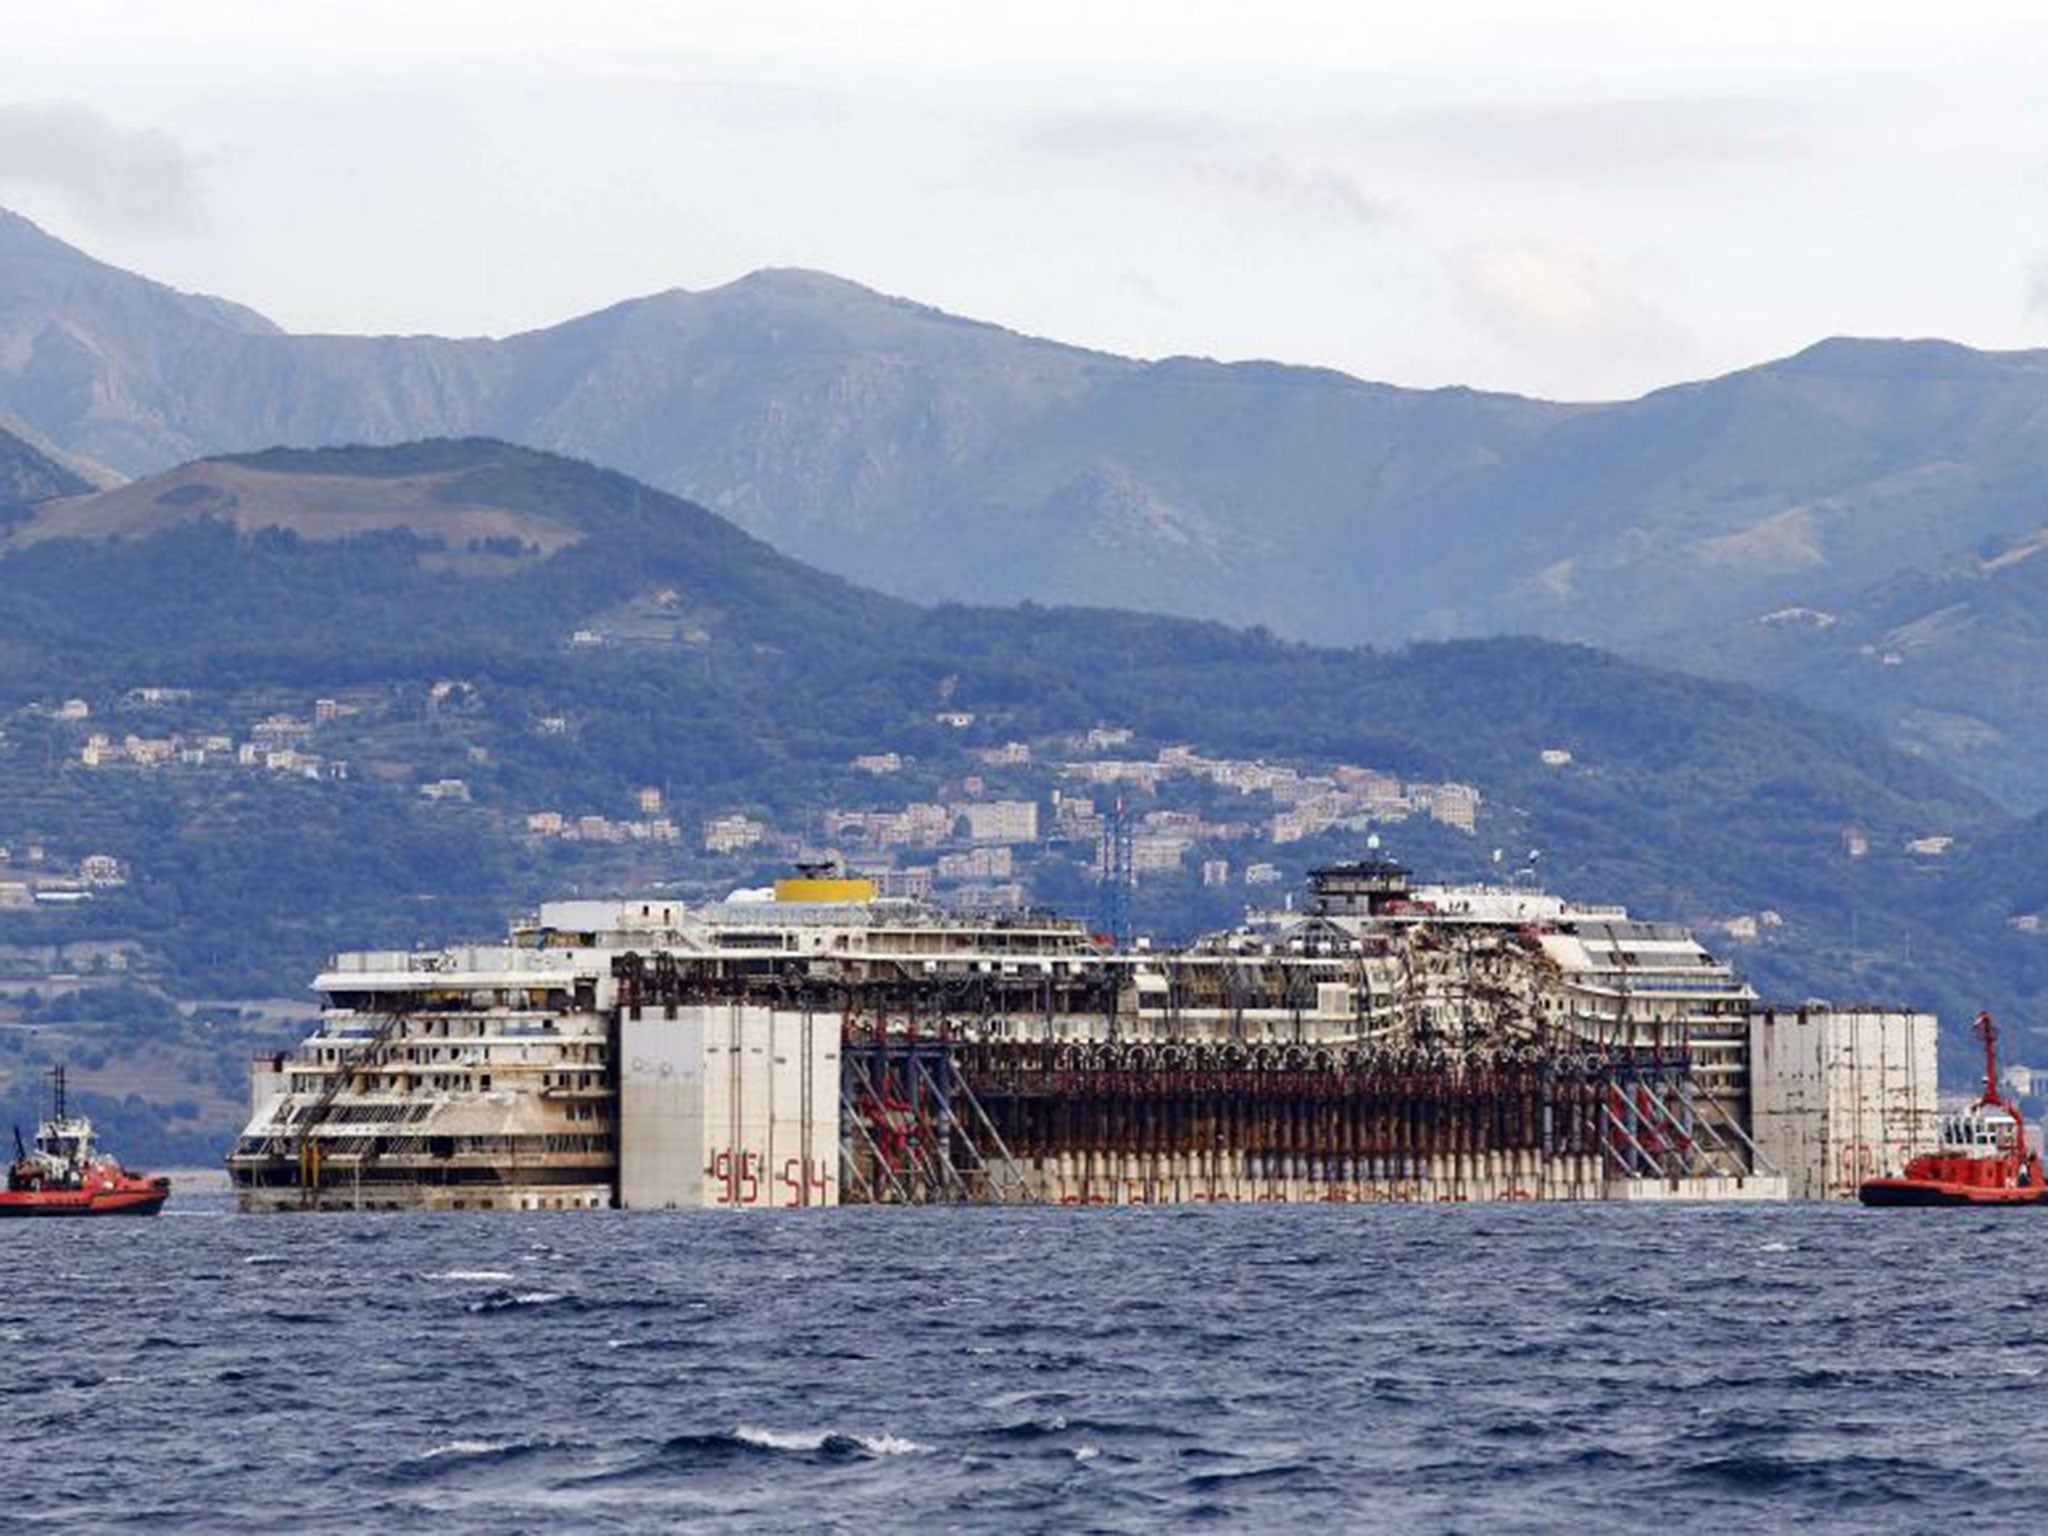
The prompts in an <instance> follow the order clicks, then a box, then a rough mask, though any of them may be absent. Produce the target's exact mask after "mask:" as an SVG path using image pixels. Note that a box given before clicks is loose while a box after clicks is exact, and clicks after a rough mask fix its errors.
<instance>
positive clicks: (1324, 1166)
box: [228, 858, 1936, 1210]
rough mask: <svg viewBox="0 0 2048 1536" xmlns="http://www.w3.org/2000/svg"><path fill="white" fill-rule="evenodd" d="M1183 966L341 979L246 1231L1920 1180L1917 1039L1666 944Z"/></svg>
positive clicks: (1616, 925) (1931, 1130)
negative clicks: (404, 1212)
mask: <svg viewBox="0 0 2048 1536" xmlns="http://www.w3.org/2000/svg"><path fill="white" fill-rule="evenodd" d="M1311 882H1312V886H1311V891H1310V893H1309V899H1308V900H1307V902H1306V903H1305V904H1304V906H1303V907H1302V908H1300V909H1299V910H1288V911H1284V912H1272V913H1265V914H1253V915H1252V916H1250V917H1249V918H1248V919H1247V921H1246V922H1245V923H1244V924H1243V926H1241V927H1239V928H1236V929H1232V930H1229V931H1226V932H1223V933H1219V934H1215V935H1212V936H1210V937H1207V938H1205V939H1203V940H1201V941H1199V942H1197V943H1194V944H1191V945H1188V946H1186V947H1181V948H1171V949H1169V948H1154V947H1150V946H1147V945H1145V944H1142V943H1140V944H1139V945H1137V946H1135V947H1122V948H1120V947H1116V946H1113V945H1112V944H1110V943H1109V942H1108V941H1106V940H1104V939H1103V938H1101V937H1099V936H1097V935H1095V934H1092V933H1091V932H1090V931H1089V929H1088V928H1087V926H1086V925H1085V924H1083V923H1080V922H1077V921H1072V920H1067V919H1062V918H1057V917H1049V916H1043V915H1039V914H1034V913H1014V914H1006V915H1000V916H988V915H981V916H974V915H966V914H959V913H952V912H947V911H943V910H939V909H936V908H932V907H929V906H924V905H920V904H916V903H911V902H904V901H894V900H882V899H878V898H877V896H876V893H875V889H874V887H873V886H872V885H871V884H870V883H868V882H867V881H864V880H858V879H839V878H832V877H830V875H829V873H828V872H826V871H821V870H816V869H813V870H807V871H806V872H805V874H804V876H803V877H802V878H797V879H791V880H785V881H781V882H778V883H777V885H776V887H775V889H774V892H773V897H772V899H767V897H766V893H761V894H760V895H758V896H755V897H751V898H746V897H736V898H734V899H730V900H727V901H725V902H721V903H712V904H703V905H688V904H684V903H681V902H676V901H668V900H651V901H566V902H556V903H550V904H548V905H545V906H543V907H542V908H541V910H540V912H539V914H538V915H537V916H536V917H535V918H532V919H530V920H527V921H523V922H520V923H518V924H517V925H515V926H514V927H513V929H512V930H511V933H510V935H509V936H508V938H507V940H506V941H505V942H504V943H501V944H495V945H488V946H456V947H452V948H448V949H443V950H434V951H425V952H420V951H414V952H368V953H355V954H344V955H340V956H338V957H337V958H336V959H335V961H334V962H333V966H332V968H331V969H330V970H328V971H327V972H325V973H324V974H322V975H321V976H320V977H319V979H318V981H317V982H316V984H315V985H316V987H317V989H318V991H319V992H320V994H321V995H322V998H323V1000H324V1006H323V1012H322V1018H321V1023H320V1026H319V1028H318V1029H317V1031H316V1032H315V1033H314V1034H312V1035H311V1036H310V1037H309V1038H308V1039H306V1040H305V1041H304V1042H303V1043H302V1044H301V1045H300V1046H299V1047H298V1048H297V1049H296V1050H294V1051H291V1052H289V1053H282V1054H275V1055H266V1056H263V1057H259V1058H258V1060H257V1062H256V1064H255V1067H254V1070H253V1073H252V1081H251V1097H252V1106H251V1107H252V1116H251V1119H250V1121H249V1124H248V1127H247V1128H246V1130H245V1131H244V1132H243V1134H242V1136H241V1137H240V1139H239V1140H238V1142H237V1144H236V1146H235V1149H234V1151H233V1152H232V1153H231V1154H230V1156H229V1158H228V1166H229V1170H230V1172H231V1174H232V1177H233V1180H234V1184H235V1187H236V1190H237V1192H238V1195H239V1199H240V1202H241V1204H242V1206H243V1208H244V1209H247V1210H298V1209H322V1208H341V1209H433V1210H451V1209H452V1210H465V1209H466V1210H476V1209H501V1210H502V1209H516V1210H542V1209H546V1210H553V1209H600V1208H610V1207H626V1208H633V1209H665V1208H689V1207H733V1208H769V1207H806V1206H821V1205H837V1204H850V1203H923V1202H931V1203H946V1202H961V1203H969V1202H1025V1203H1047V1204H1068V1205H1075V1204H1090V1205H1093V1204H1130V1203H1151V1202H1169V1201H1189V1202H1238V1201H1289V1202H1312V1201H1321V1202H1352V1201H1359V1202H1364V1201H1464V1200H1594V1199H1627V1200H1641V1199H1778V1198H1785V1197H1787V1196H1788V1195H1789V1196H1793V1197H1830V1196H1847V1195H1851V1194H1853V1192H1854V1190H1855V1188H1856V1186H1857V1183H1858V1182H1859V1181H1860V1180H1861V1179H1862V1178H1864V1177H1867V1176H1868V1175H1869V1174H1870V1173H1871V1172H1873V1171H1876V1170H1879V1169H1881V1168H1883V1167H1887V1166H1893V1165H1896V1164H1898V1163H1899V1162H1901V1161H1903V1158H1904V1156H1905V1155H1908V1154H1910V1153H1911V1152H1912V1151H1914V1150H1919V1149H1921V1145H1922V1143H1925V1144H1926V1145H1932V1142H1933V1139H1934V1136H1935V1130H1936V1114H1935V1101H1934V1094H1935V1071H1934V1045H1935V1021H1934V1019H1933V1018H1932V1017H1931V1016H1930V1015H1927V1014H1923V1013H1911V1012H1905V1011H1899V1010H1888V1009H1844V1010H1836V1009H1832V1008H1827V1007H1824V1006H1814V1005H1808V1006H1806V1007H1801V1008H1798V1009H1777V1008H1769V1007H1764V1006H1762V1005H1760V1004H1759V1003H1758V1001H1757V999H1756V996H1755V994H1754V992H1753V991H1752V990H1751V989H1750V988H1749V987H1748V986H1746V985H1745V984H1744V983H1743V982H1742V981H1741V980H1740V979H1739V978H1738V977H1737V976H1736V975H1735V974H1734V973H1733V971H1732V970H1731V969H1730V967H1729V966H1728V965H1726V964H1725V963H1723V962H1722V961H1720V960H1718V959H1717V958H1715V957H1714V956H1713V955H1711V954H1709V953H1708V952H1707V950H1706V949H1704V948H1703V947H1702V946H1701V945H1700V944H1699V943H1698V942H1697V940H1695V939H1694V937H1693V936H1692V935H1691V934H1690V933H1688V932H1687V931H1686V930H1684V929H1683V928H1681V927H1677V926H1674V925H1671V924H1667V923H1658V922H1646V921H1642V920H1639V919H1636V918H1633V917H1631V916H1630V915H1629V914H1628V913H1627V912H1626V911H1625V910H1623V909H1622V908H1620V907H1612V906H1586V905H1579V904H1575V903H1573V902H1569V901H1566V900H1564V899H1562V898H1560V897H1558V896H1555V895H1552V894H1549V893H1546V892H1543V891H1540V890H1535V889H1531V888H1528V887H1525V886H1471V887H1462V886H1432V885H1417V884H1414V883H1413V882H1412V881H1411V879H1410V877H1409V873H1408V871H1406V870H1405V869H1403V868H1401V867H1400V866H1399V865H1396V864H1394V863H1391V862H1389V861H1386V860H1382V859H1379V858H1372V859H1367V860H1363V861H1360V862H1357V863H1347V864H1341V865H1336V866H1332V867H1330V868H1325V869H1320V870H1317V871H1315V872H1314V873H1313V875H1312V877H1311Z"/></svg>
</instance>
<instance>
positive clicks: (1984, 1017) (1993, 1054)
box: [1971, 1009, 2005, 1104]
mask: <svg viewBox="0 0 2048 1536" xmlns="http://www.w3.org/2000/svg"><path fill="white" fill-rule="evenodd" d="M1971 1033H1973V1034H1975V1035H1976V1037H1977V1038H1978V1039H1979V1040H1982V1041H1983V1042H1984V1097H1983V1099H1982V1100H1981V1101H1980V1102H1982V1103H1985V1104H2002V1103H2004V1102H2005V1101H2004V1100H2003V1099H2001V1098H2000V1097H1999V1096H1998V1025H1997V1024H1995V1023H1994V1022H1992V1018H1991V1013H1990V1011H1989V1010H1988V1009H1987V1010H1986V1011H1984V1012H1983V1013H1980V1014H1978V1015H1977V1023H1976V1026H1975V1028H1974V1029H1973V1030H1972V1031H1971Z"/></svg>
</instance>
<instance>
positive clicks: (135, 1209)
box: [0, 1181, 171, 1220]
mask: <svg viewBox="0 0 2048 1536" xmlns="http://www.w3.org/2000/svg"><path fill="white" fill-rule="evenodd" d="M170 1198H171V1187H170V1184H169V1183H168V1181H152V1182H151V1183H148V1184H144V1185H139V1186H138V1187H136V1188H134V1189H51V1190H23V1191H13V1190H9V1191H4V1192H0V1220H5V1219H7V1218H8V1217H28V1216H154V1215H155V1214H156V1213H157V1212H158V1211H160V1210H162V1209H163V1208H164V1202H165V1201H166V1200H168V1199H170Z"/></svg>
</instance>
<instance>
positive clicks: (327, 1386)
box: [0, 1180, 2048, 1532]
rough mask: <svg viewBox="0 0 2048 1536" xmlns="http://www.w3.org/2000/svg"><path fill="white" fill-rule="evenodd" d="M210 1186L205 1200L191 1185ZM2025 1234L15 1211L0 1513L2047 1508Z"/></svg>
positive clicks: (418, 1524)
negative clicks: (60, 1217)
mask: <svg viewBox="0 0 2048 1536" xmlns="http://www.w3.org/2000/svg"><path fill="white" fill-rule="evenodd" d="M195 1186H196V1187H195ZM2044 1240H2048V1218H2044V1217H2043V1216H2041V1215H2038V1214H2036V1213H2031V1212H2008V1213H1976V1212H1943V1211H1930V1212H1915V1211H1891V1212H1866V1211H1862V1210H1859V1209H1855V1208H1840V1207H1817V1206H1778V1207H1770V1206H1722V1207H1703V1206H1692V1207H1687V1206H1660V1207H1654V1208H1652V1207H1642V1206H1620V1205H1586V1206H1564V1205H1552V1206H1476V1205H1475V1206H1452V1205H1431V1206H1378V1207H1373V1206H1314V1207H1310V1206H1301V1207H1234V1208H1192V1207H1156V1208H1137V1209H1121V1210H1102V1209H1095V1210H1060V1209H972V1210H968V1209H930V1208H927V1209H844V1210H838V1211H812V1212H801V1213H785V1214H766V1213H748V1214H744V1215H729V1214H721V1213H716V1212H701V1213H688V1214H673V1215H656V1214H625V1213H597V1214H582V1213H562V1214H556V1215H516V1214H502V1213H501V1214H488V1213H474V1214H460V1213H457V1214H448V1215H361V1216H353V1215H321V1216H305V1217H300V1216H269V1217H256V1216H240V1215H237V1214H235V1213H234V1212H233V1210H232V1202H231V1199H230V1197H229V1195H228V1193H227V1191H226V1189H225V1187H224V1186H223V1185H222V1184H220V1182H219V1181H218V1180H214V1181H205V1180H201V1181H186V1185H185V1187H184V1188H182V1189H181V1190H180V1192H179V1193H178V1194H177V1195H176V1196H175V1197H174V1198H173V1200H172V1202H171V1204H170V1206H169V1207H168V1209H167V1210H166V1211H165V1213H164V1214H163V1215H162V1216H160V1217H157V1218H155V1219H153V1220H136V1219H128V1220H105V1221H84V1222H54V1221H53V1222H12V1223H6V1224H0V1274H4V1277H5V1285H4V1290H0V1394H4V1396H0V1403H4V1415H0V1500H4V1503H0V1511H4V1513H0V1523H4V1524H5V1525H6V1527H7V1528H9V1529H55V1530H63V1529H78V1530H88V1529H89V1530H102V1529H121V1528H134V1529H146V1530H150V1531H162V1530H177V1529H191V1530H220V1529H248V1530H294V1531H324V1530H351V1529H374V1530H379V1531H402V1530H433V1531H479V1532H482V1531H490V1532H501V1531H549V1530H585V1529H589V1530H643V1529H664V1528H673V1527H678V1526H685V1525H687V1526H691V1527H702V1528H704V1529H711V1530H736V1531H752V1530H760V1531H787V1530H841V1531H849V1532H853V1531H859V1532H867V1531H874V1530H912V1529H915V1530H920V1531H929V1530H974V1531H982V1530H999V1531H1009V1530H1018V1531H1060V1532H1066V1531H1078V1530H1102V1531H1119V1530H1133V1531H1135V1530H1145V1529H1152V1528H1155V1527H1158V1526H1160V1525H1163V1524H1178V1523H1181V1522H1197V1521H1199V1522H1202V1523H1204V1524H1205V1525H1208V1526H1210V1527H1211V1528H1217V1529H1226V1530H1230V1529H1243V1530H1296V1529H1302V1528H1316V1527H1321V1528H1330V1529H1340V1530H1397V1531H1398V1530H1439V1529H1460V1530H1489V1531H1490V1530H1541V1529H1560V1530H1562V1529H1572V1530H1585V1529H1594V1528H1597V1529H1610V1530H1644V1529H1650V1528H1669V1529H1719V1530H1728V1529H1751V1528H1755V1527H1757V1526H1759V1525H1776V1524H1791V1523H1813V1524H1818V1525H1822V1526H1835V1527H1840V1528H1844V1529H1858V1530H1925V1529H1929V1528H1933V1527H1937V1526H1949V1527H1951V1528H1961V1526H1962V1525H1963V1524H1965V1523H1967V1524H1968V1526H1969V1527H1970V1528H1971V1529H1972V1530H1983V1529H2042V1528H2044V1527H2048V1480H2044V1479H2043V1477H2042V1475H2041V1472H2040V1467H2041V1465H2042V1464H2041V1462H2040V1461H2039V1459H2038V1457H2037V1455H2036V1452H2037V1450H2038V1447H2039V1446H2040V1444H2041V1440H2042V1436H2041V1434H2040V1432H2039V1429H2038V1418H2039V1409H2040V1406H2041V1404H2042V1388H2043V1380H2042V1372H2043V1370H2044V1368H2048V1323H2044V1316H2043V1310H2042V1304H2043V1300H2044V1292H2048V1279H2044V1278H2043V1277H2042V1275H2041V1266H2040V1264H2039V1263H2038V1261H2037V1259H2036V1258H2035V1257H2033V1256H2034V1255H2036V1254H2038V1253H2039V1251H2040V1249H2041V1245H2042V1243H2043V1241H2044Z"/></svg>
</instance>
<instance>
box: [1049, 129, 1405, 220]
mask: <svg viewBox="0 0 2048 1536" xmlns="http://www.w3.org/2000/svg"><path fill="white" fill-rule="evenodd" d="M1015 148H1016V150H1017V152H1018V153H1019V154H1020V155H1021V156H1022V157H1024V158H1025V159H1026V160H1027V161H1032V162H1037V163H1039V164H1042V165H1046V164H1049V165H1054V166H1056V167H1058V168H1059V170H1060V171H1061V172H1062V174H1063V175H1069V176H1070V175H1072V174H1074V173H1075V172H1076V171H1080V172H1084V173H1087V172H1092V173H1096V174H1101V175H1106V176H1109V177H1112V178H1114V179H1116V180H1118V181H1119V182H1130V183H1136V184H1138V185H1142V186H1146V187H1154V188H1156V187H1161V186H1167V187H1180V188H1184V189H1192V190H1195V191H1199V192H1203V193H1207V194H1210V195H1213V196H1217V197H1220V198H1222V199H1224V200H1226V201H1228V202H1231V203H1235V204H1237V205H1238V206H1240V207H1242V208H1247V209H1255V210H1257V211H1259V212H1262V213H1265V214H1269V215H1274V216H1278V217H1283V218H1286V219H1289V220H1290V221H1293V222H1296V223H1303V224H1310V225H1319V226H1325V227H1328V226H1350V227H1353V228H1374V227H1377V226H1379V225H1381V224H1384V223H1385V222H1386V221H1387V219H1388V218H1389V217H1390V216H1391V214H1392V209H1391V207H1390V205H1389V204H1387V203H1386V202H1384V201H1382V200H1381V199H1379V198H1376V197H1374V196H1372V195H1371V194H1370V193H1368V192H1367V191H1366V190H1365V188H1364V187H1363V186H1361V185H1360V184H1359V182H1358V180H1357V179H1356V178H1355V177H1353V176H1352V175H1351V174H1350V173H1349V172H1348V171H1346V170H1344V169H1342V168H1341V167H1339V166H1335V165H1331V164H1329V163H1327V162H1321V161H1313V160H1303V159H1300V158H1297V157H1295V156H1292V155H1290V154H1287V153H1285V152H1283V151H1282V150H1280V149H1279V148H1277V147H1276V146H1274V145H1273V144H1271V143H1269V142H1267V141H1265V140H1263V139H1260V138H1258V137H1257V136H1255V135H1253V134H1250V133H1248V132H1246V131H1245V130H1244V129H1242V128H1240V127H1238V126H1236V125H1233V124H1231V123H1227V122H1225V121H1223V120H1222V119H1220V118H1212V117H1198V116H1185V117H1180V116H1172V115H1169V114H1163V113H1144V114H1140V113H1108V112H1105V113H1078V114H1068V115H1063V116H1059V117H1049V118H1043V119H1040V120H1039V121H1037V122H1035V123H1033V124H1032V125H1031V126H1030V127H1028V128H1027V129H1026V130H1025V131H1024V132H1023V133H1022V134H1021V135H1020V136H1019V137H1018V139H1017V141H1016V145H1015Z"/></svg>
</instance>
